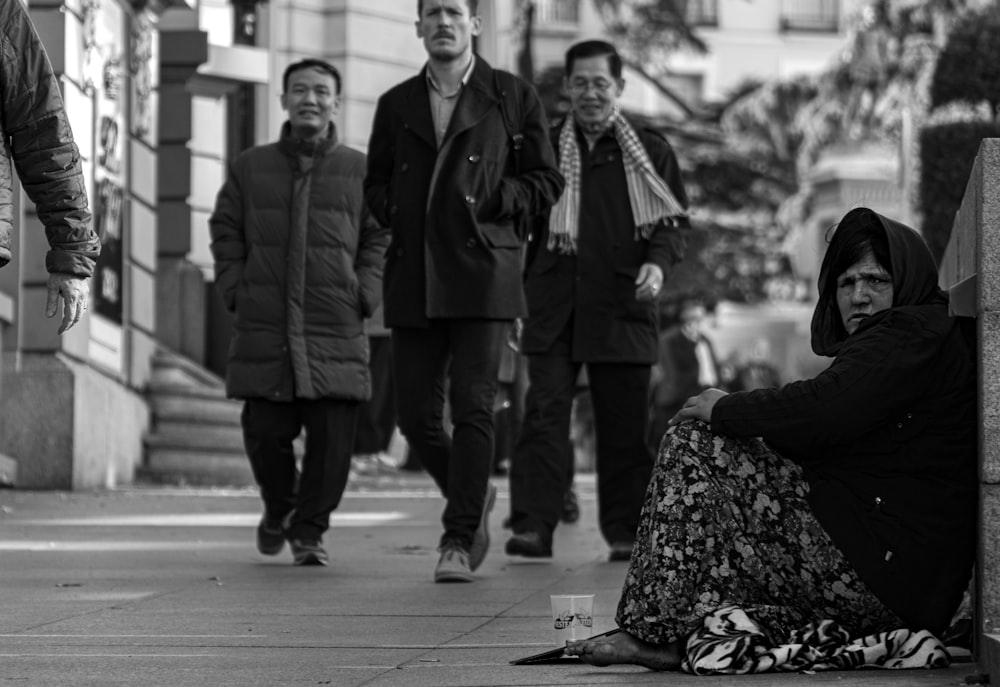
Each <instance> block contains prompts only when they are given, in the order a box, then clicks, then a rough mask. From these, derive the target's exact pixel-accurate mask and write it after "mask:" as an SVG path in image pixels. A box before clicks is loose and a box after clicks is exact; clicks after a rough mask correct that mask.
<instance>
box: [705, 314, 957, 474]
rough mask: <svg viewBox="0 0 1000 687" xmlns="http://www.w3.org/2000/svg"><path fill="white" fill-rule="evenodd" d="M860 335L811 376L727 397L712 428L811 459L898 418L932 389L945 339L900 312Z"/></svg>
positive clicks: (797, 457) (793, 456)
mask: <svg viewBox="0 0 1000 687" xmlns="http://www.w3.org/2000/svg"><path fill="white" fill-rule="evenodd" d="M855 337H856V339H855V340H854V341H851V342H850V344H849V345H845V347H844V348H843V349H842V351H841V354H840V355H838V356H837V358H836V359H835V360H834V361H833V363H832V364H831V365H830V367H829V368H827V369H826V370H824V371H823V372H821V373H820V374H819V375H817V376H816V377H814V378H812V379H808V380H804V381H800V382H792V383H791V384H786V385H785V386H783V387H781V388H778V389H757V390H755V391H740V392H735V393H732V394H729V395H728V396H724V397H723V398H720V399H719V400H718V402H716V404H715V408H714V409H713V411H712V430H713V431H715V432H718V433H720V434H726V435H729V436H740V437H755V436H760V437H763V438H764V440H765V441H767V442H768V443H769V444H771V445H772V446H774V447H775V448H776V449H777V450H779V451H780V452H782V454H783V455H785V456H786V457H787V458H789V459H791V460H796V461H798V462H802V463H809V462H811V461H810V456H812V455H813V454H814V453H815V451H814V450H813V449H822V448H829V447H834V446H838V445H846V444H852V443H855V442H857V441H859V440H861V439H862V438H863V437H864V436H866V435H867V434H869V433H870V432H872V431H873V430H876V429H879V428H881V427H884V426H886V424H888V423H890V422H895V421H896V418H897V417H898V416H899V415H900V414H901V413H903V412H905V410H906V409H907V408H908V407H911V406H912V403H913V399H915V398H920V397H921V395H922V394H923V393H925V392H926V387H927V385H928V383H929V381H928V380H929V378H932V377H933V375H929V374H928V373H927V371H928V370H931V369H933V368H934V365H935V360H936V359H937V357H938V355H939V352H940V350H941V348H940V347H941V339H940V338H939V337H937V336H936V335H935V334H934V333H933V332H930V331H928V330H926V329H924V328H923V327H922V326H921V325H920V322H919V321H917V320H916V319H915V318H909V317H906V316H898V314H897V313H893V312H890V313H887V314H886V316H885V317H884V318H882V320H881V321H880V322H878V323H876V324H874V325H873V327H872V328H871V329H869V330H867V331H864V332H859V333H857V334H855V335H854V336H853V337H852V338H855Z"/></svg>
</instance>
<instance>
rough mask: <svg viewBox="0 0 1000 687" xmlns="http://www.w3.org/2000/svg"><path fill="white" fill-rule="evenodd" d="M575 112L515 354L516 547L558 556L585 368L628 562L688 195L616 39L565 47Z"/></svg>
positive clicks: (566, 130) (621, 552) (601, 461)
mask: <svg viewBox="0 0 1000 687" xmlns="http://www.w3.org/2000/svg"><path fill="white" fill-rule="evenodd" d="M565 78H566V88H567V91H568V92H569V95H570V99H571V102H572V113H571V115H570V116H569V117H567V118H566V119H565V121H564V122H562V123H561V124H558V125H556V126H555V127H553V129H552V131H551V137H552V143H553V147H554V148H555V149H556V151H557V152H558V156H559V167H560V171H561V172H562V174H563V176H564V177H565V179H566V189H565V191H564V193H563V195H562V197H561V198H560V200H559V202H558V203H557V204H556V205H555V207H553V208H552V211H551V213H550V215H549V217H548V218H547V221H539V223H538V225H537V226H536V227H534V231H533V232H532V240H533V242H534V245H533V246H532V250H531V251H530V252H529V255H530V260H529V262H528V265H527V273H526V284H525V292H526V296H527V299H528V310H529V317H528V319H527V320H526V322H525V323H524V331H523V334H522V338H521V350H522V352H524V353H525V354H526V355H527V356H528V360H529V362H528V370H529V373H528V374H529V382H530V386H529V390H528V395H527V400H526V409H525V418H524V422H523V425H522V428H521V434H520V437H519V439H518V442H517V447H516V448H515V451H514V454H513V457H512V461H511V475H510V484H511V527H512V529H513V532H514V534H513V536H512V537H511V538H510V539H509V540H508V541H507V544H506V552H507V553H508V554H509V555H514V556H525V557H529V558H550V557H551V556H552V538H553V532H554V530H555V526H556V524H557V523H558V521H559V515H560V512H561V509H562V500H563V494H564V493H565V491H566V489H567V487H568V486H569V485H568V480H569V475H570V474H571V466H570V465H568V464H567V461H569V460H572V452H571V451H570V450H569V448H568V446H567V442H568V441H569V425H570V415H571V411H572V405H573V395H574V390H575V382H576V379H577V376H578V375H579V373H580V370H581V367H582V366H583V365H586V370H587V376H588V379H589V384H590V392H591V396H592V399H593V406H594V416H595V421H596V434H597V478H598V508H599V521H600V526H601V534H602V535H603V537H604V538H605V540H606V541H607V542H608V544H609V545H610V547H611V554H610V559H611V560H628V557H629V556H630V555H631V551H632V543H633V541H634V539H635V531H636V526H637V525H638V521H639V513H640V509H641V507H642V502H643V498H644V496H645V492H646V485H647V482H648V480H649V476H650V472H651V469H652V456H651V454H650V451H649V448H648V446H647V444H646V441H645V436H646V426H647V421H648V405H647V404H648V393H649V381H650V369H651V366H652V365H653V363H654V362H655V361H656V354H657V319H656V317H657V315H656V299H657V296H658V295H659V292H660V289H661V288H662V286H663V281H664V279H665V278H666V275H667V273H668V271H669V269H670V267H671V266H672V265H673V264H675V263H677V262H678V261H679V260H680V259H681V258H682V256H683V253H684V249H685V247H686V241H687V239H686V230H687V229H688V226H689V224H688V219H687V211H686V208H687V196H686V194H685V192H684V187H683V185H682V183H681V175H680V170H679V169H678V166H677V160H676V158H675V157H674V154H673V151H672V150H671V148H670V145H669V144H668V143H667V142H666V140H664V139H663V138H662V137H661V136H660V135H659V134H657V133H655V132H652V131H649V130H646V129H636V128H634V127H633V126H632V125H631V124H630V123H629V121H628V120H627V119H626V118H625V117H624V116H623V115H622V114H621V111H620V109H619V107H618V98H619V97H620V96H621V94H622V89H623V88H624V85H625V82H624V80H623V79H622V60H621V57H620V56H619V55H618V53H617V51H616V50H615V48H614V46H612V45H610V44H609V43H605V42H603V41H585V42H582V43H578V44H576V45H574V46H572V47H571V48H570V49H569V51H568V52H567V53H566V77H565Z"/></svg>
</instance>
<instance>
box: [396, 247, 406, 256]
mask: <svg viewBox="0 0 1000 687" xmlns="http://www.w3.org/2000/svg"><path fill="white" fill-rule="evenodd" d="M404 252H405V251H404V250H403V249H402V248H397V249H396V255H397V256H398V257H403V253H404Z"/></svg>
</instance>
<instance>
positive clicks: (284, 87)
mask: <svg viewBox="0 0 1000 687" xmlns="http://www.w3.org/2000/svg"><path fill="white" fill-rule="evenodd" d="M303 69H318V70H319V71H321V72H326V73H327V74H329V75H330V76H332V77H333V83H334V84H335V85H336V89H335V92H336V94H337V95H340V72H338V71H337V68H336V67H334V66H333V65H332V64H330V63H329V62H327V61H326V60H318V59H316V58H314V57H308V58H306V59H304V60H299V61H298V62H293V63H291V64H290V65H288V66H287V67H285V73H284V74H283V75H282V77H281V92H282V93H287V92H288V79H289V77H291V75H292V72H299V71H302V70H303Z"/></svg>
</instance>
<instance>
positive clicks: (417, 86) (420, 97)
mask: <svg viewBox="0 0 1000 687" xmlns="http://www.w3.org/2000/svg"><path fill="white" fill-rule="evenodd" d="M400 105H401V107H400V108H399V118H400V119H401V120H402V122H403V127H404V128H406V129H408V130H410V131H412V132H413V133H414V134H416V135H417V136H418V137H420V138H421V139H423V140H424V142H426V143H427V145H429V146H430V147H431V148H432V149H434V150H437V137H436V136H434V120H433V119H432V118H431V99H430V96H428V95H427V67H424V68H423V69H421V70H420V73H419V74H418V75H417V76H416V78H414V79H413V80H412V81H411V82H410V89H409V91H408V92H407V94H406V99H405V100H403V101H402V102H401V103H400Z"/></svg>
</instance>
